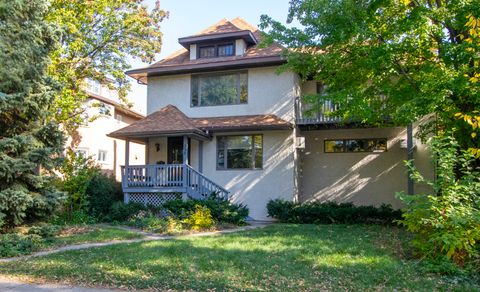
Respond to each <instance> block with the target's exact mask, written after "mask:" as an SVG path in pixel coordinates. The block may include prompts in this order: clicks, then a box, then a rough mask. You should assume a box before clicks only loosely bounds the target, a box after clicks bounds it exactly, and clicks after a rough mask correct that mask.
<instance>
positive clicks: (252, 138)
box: [217, 135, 263, 169]
mask: <svg viewBox="0 0 480 292" xmlns="http://www.w3.org/2000/svg"><path fill="white" fill-rule="evenodd" d="M262 167H263V137H262V135H248V136H219V137H217V169H261V168H262Z"/></svg>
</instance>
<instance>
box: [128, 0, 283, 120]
mask: <svg viewBox="0 0 480 292" xmlns="http://www.w3.org/2000/svg"><path fill="white" fill-rule="evenodd" d="M155 1H156V0H146V1H144V3H145V4H146V5H148V6H149V8H153V7H154V6H155ZM288 3H289V0H236V1H232V0H161V1H160V6H161V8H162V9H163V10H166V11H168V12H169V17H168V18H167V19H165V20H164V21H163V22H162V24H161V30H162V33H163V45H162V51H161V53H160V54H158V55H157V57H156V60H155V61H159V60H161V59H162V58H164V57H166V56H168V55H170V54H171V53H173V52H175V51H177V50H178V49H180V48H182V47H181V46H180V44H179V43H178V38H180V37H185V36H189V35H193V34H195V33H197V32H199V31H201V30H203V29H204V28H207V27H209V26H210V25H212V24H214V23H216V22H218V21H219V20H221V19H222V18H227V19H233V18H235V17H237V16H239V17H241V18H243V19H245V20H246V21H247V22H249V23H250V24H252V25H255V26H258V24H259V22H260V16H261V15H262V14H267V15H269V16H271V17H272V18H273V19H275V20H278V21H281V22H284V23H285V21H286V19H287V14H288V7H289V4H288ZM130 64H131V66H132V68H140V67H145V66H148V64H145V63H142V62H141V61H140V60H131V61H130ZM131 81H132V91H131V92H130V93H129V95H128V98H129V99H130V101H132V102H133V103H134V109H135V110H137V111H139V112H141V113H143V114H145V113H146V96H147V86H146V85H140V84H137V83H136V81H135V80H133V79H131Z"/></svg>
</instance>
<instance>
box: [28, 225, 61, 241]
mask: <svg viewBox="0 0 480 292" xmlns="http://www.w3.org/2000/svg"><path fill="white" fill-rule="evenodd" d="M60 230H61V228H60V226H57V225H51V224H44V225H36V226H32V227H30V229H29V230H28V234H31V235H38V236H40V237H41V238H53V237H55V236H56V235H58V233H59V232H60Z"/></svg>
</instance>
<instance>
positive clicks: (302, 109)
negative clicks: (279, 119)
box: [295, 97, 341, 125]
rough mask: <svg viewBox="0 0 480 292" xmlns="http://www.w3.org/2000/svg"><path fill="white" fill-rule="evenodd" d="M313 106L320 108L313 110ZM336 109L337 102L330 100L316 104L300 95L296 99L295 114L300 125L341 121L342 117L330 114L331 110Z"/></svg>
mask: <svg viewBox="0 0 480 292" xmlns="http://www.w3.org/2000/svg"><path fill="white" fill-rule="evenodd" d="M313 108H317V109H318V110H313ZM336 109H337V108H336V106H335V104H334V103H333V102H331V101H329V100H326V101H324V102H323V103H322V104H318V105H316V106H314V105H311V104H307V103H305V102H304V101H302V99H301V98H300V97H297V98H296V99H295V116H296V120H297V124H299V125H313V124H335V123H339V122H341V118H339V117H332V116H330V115H328V113H329V112H333V111H335V110H336Z"/></svg>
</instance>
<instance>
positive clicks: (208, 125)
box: [108, 105, 292, 139]
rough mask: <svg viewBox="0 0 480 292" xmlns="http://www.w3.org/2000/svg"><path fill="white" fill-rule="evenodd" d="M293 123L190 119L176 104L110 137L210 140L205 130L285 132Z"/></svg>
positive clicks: (240, 118) (259, 119) (272, 119)
mask: <svg viewBox="0 0 480 292" xmlns="http://www.w3.org/2000/svg"><path fill="white" fill-rule="evenodd" d="M291 128H292V124H290V123H289V122H287V121H285V120H283V119H280V118H279V117H277V116H275V115H248V116H230V117H205V118H189V117H187V116H186V115H185V114H184V113H183V112H182V111H180V110H179V109H178V108H177V107H175V106H173V105H168V106H166V107H164V108H162V109H160V110H159V111H156V112H154V113H152V114H150V115H148V116H147V117H146V118H144V119H142V120H139V121H136V122H134V123H132V124H130V125H129V126H127V127H125V128H122V129H119V130H117V131H115V132H112V133H110V134H108V136H110V137H113V138H120V139H126V138H146V137H152V136H162V135H163V136H167V135H187V136H194V137H196V138H199V139H206V138H208V137H209V134H207V132H206V131H210V132H216V131H217V132H218V131H222V132H226V131H256V130H286V129H291Z"/></svg>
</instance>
